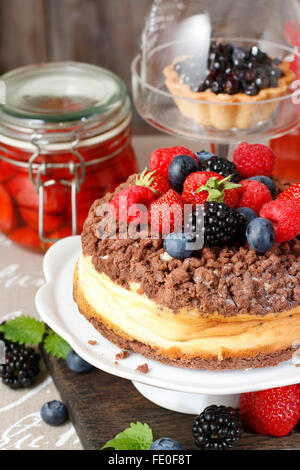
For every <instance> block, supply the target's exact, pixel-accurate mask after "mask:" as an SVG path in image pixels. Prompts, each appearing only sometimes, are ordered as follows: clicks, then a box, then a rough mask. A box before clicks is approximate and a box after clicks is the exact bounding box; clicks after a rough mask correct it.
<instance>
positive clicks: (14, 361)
mask: <svg viewBox="0 0 300 470" xmlns="http://www.w3.org/2000/svg"><path fill="white" fill-rule="evenodd" d="M0 340H2V341H4V343H5V348H6V352H5V364H0V377H2V382H3V384H4V385H7V386H8V387H10V388H12V389H14V390H16V389H18V388H25V387H30V386H31V385H32V384H33V382H34V379H35V377H36V376H37V375H38V373H39V372H40V368H39V361H40V358H41V356H40V355H39V354H37V353H36V352H35V351H34V349H32V348H27V347H24V346H20V345H19V344H18V343H13V342H12V341H8V340H5V339H4V336H3V334H0Z"/></svg>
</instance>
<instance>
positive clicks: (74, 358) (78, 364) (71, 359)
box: [67, 350, 93, 373]
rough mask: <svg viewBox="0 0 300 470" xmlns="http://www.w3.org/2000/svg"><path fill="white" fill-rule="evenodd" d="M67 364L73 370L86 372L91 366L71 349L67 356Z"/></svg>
mask: <svg viewBox="0 0 300 470" xmlns="http://www.w3.org/2000/svg"><path fill="white" fill-rule="evenodd" d="M67 365H68V366H69V368H70V369H71V370H72V371H73V372H78V373H81V372H87V371H89V370H91V368H92V367H93V366H91V364H89V363H88V362H86V361H85V360H84V359H82V358H81V357H80V356H78V354H76V352H75V351H73V350H71V351H70V352H69V354H68V356H67Z"/></svg>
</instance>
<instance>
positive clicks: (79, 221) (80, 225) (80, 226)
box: [70, 212, 88, 234]
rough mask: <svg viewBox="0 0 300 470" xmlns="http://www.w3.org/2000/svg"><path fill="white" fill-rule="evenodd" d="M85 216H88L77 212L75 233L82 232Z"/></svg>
mask: <svg viewBox="0 0 300 470" xmlns="http://www.w3.org/2000/svg"><path fill="white" fill-rule="evenodd" d="M87 216H88V214H87V213H86V212H78V214H77V233H78V234H80V233H81V232H82V230H83V225H84V222H85V221H86V218H87ZM70 224H71V222H70Z"/></svg>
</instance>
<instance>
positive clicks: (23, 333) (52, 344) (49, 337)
mask: <svg viewBox="0 0 300 470" xmlns="http://www.w3.org/2000/svg"><path fill="white" fill-rule="evenodd" d="M0 331H1V332H2V333H4V338H5V339H7V340H9V341H13V342H14V343H18V344H21V345H25V346H28V345H29V344H30V345H32V346H37V345H38V344H42V343H43V345H44V347H45V349H46V351H47V352H48V353H49V354H51V355H52V356H54V357H57V358H58V359H66V358H67V355H68V353H69V351H70V350H71V346H70V345H69V344H68V343H67V342H66V341H65V340H64V339H63V338H61V336H59V335H58V334H57V333H55V332H54V331H53V330H48V331H47V330H46V325H45V323H44V322H42V321H40V320H36V319H35V318H32V317H29V316H25V315H21V316H19V317H16V318H13V319H11V320H7V321H6V322H5V323H3V324H2V325H0Z"/></svg>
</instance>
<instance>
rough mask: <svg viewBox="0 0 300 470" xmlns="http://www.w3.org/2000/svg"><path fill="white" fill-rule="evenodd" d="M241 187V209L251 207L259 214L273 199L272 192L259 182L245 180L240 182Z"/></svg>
mask: <svg viewBox="0 0 300 470" xmlns="http://www.w3.org/2000/svg"><path fill="white" fill-rule="evenodd" d="M240 185H241V187H240V188H239V189H238V193H239V197H240V201H239V203H238V206H239V207H249V208H250V209H252V210H254V211H255V212H256V213H257V214H259V211H260V209H261V208H262V206H263V205H264V204H267V203H268V202H270V201H271V199H272V196H271V192H270V190H269V189H268V188H267V187H266V186H265V185H264V184H262V183H259V182H258V181H253V180H243V181H240Z"/></svg>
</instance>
